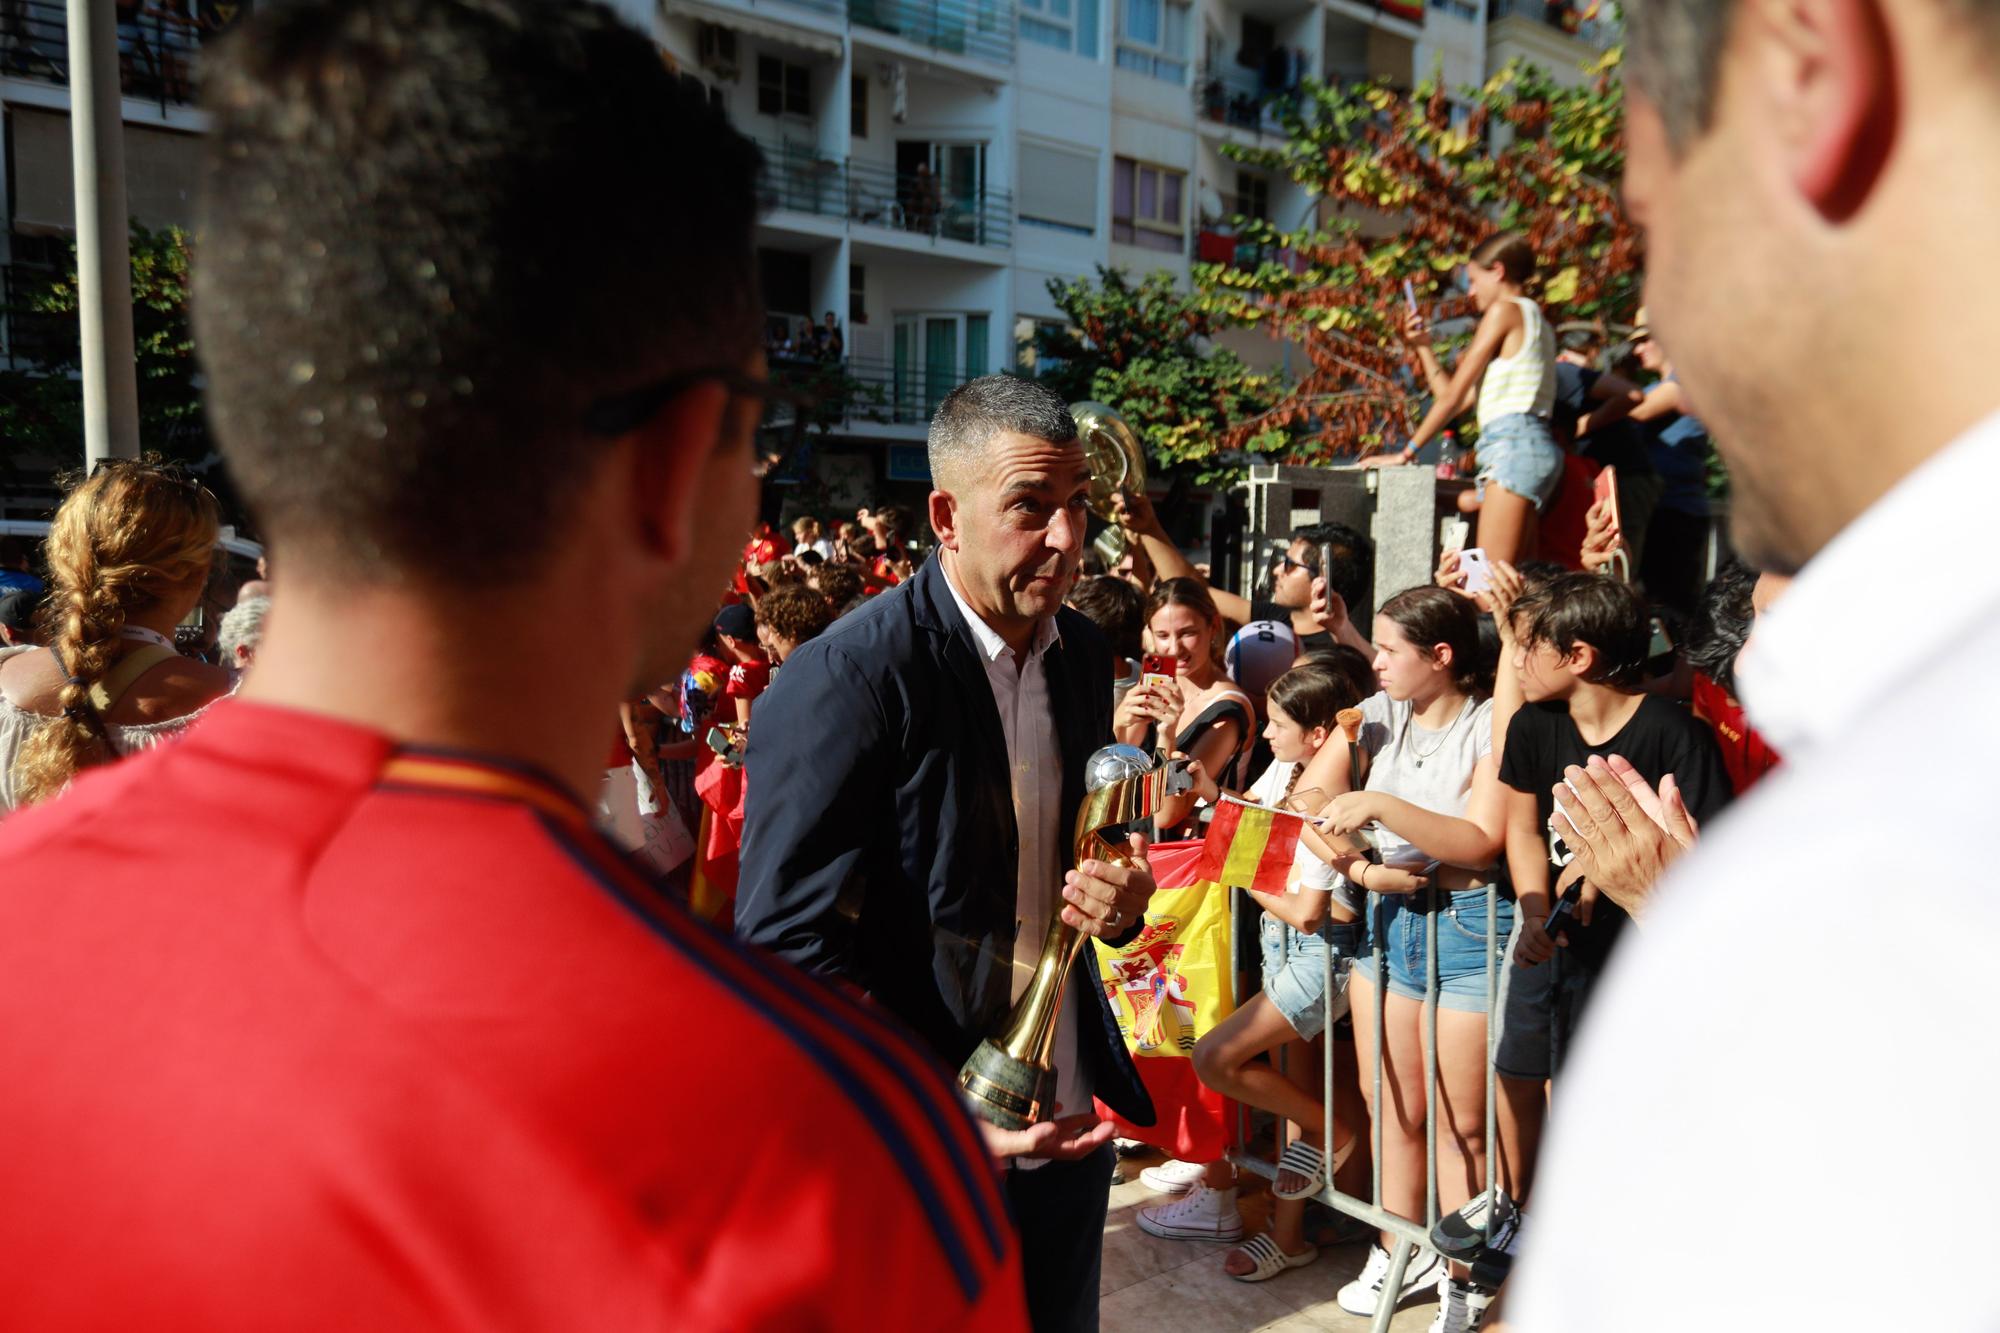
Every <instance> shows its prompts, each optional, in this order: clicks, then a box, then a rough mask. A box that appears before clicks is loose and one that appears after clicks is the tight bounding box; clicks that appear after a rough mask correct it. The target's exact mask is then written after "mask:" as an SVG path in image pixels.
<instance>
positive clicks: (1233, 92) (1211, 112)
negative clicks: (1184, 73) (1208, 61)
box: [1194, 63, 1298, 136]
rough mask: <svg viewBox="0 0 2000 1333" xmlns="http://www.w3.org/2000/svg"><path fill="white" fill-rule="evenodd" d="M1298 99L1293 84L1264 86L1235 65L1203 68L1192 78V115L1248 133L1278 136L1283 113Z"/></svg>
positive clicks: (1281, 131) (1261, 80) (1258, 77)
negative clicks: (1193, 112) (1193, 111)
mask: <svg viewBox="0 0 2000 1333" xmlns="http://www.w3.org/2000/svg"><path fill="white" fill-rule="evenodd" d="M1297 96H1298V85H1297V84H1296V82H1293V83H1287V84H1282V85H1273V84H1271V83H1267V82H1266V81H1265V78H1264V77H1263V76H1262V75H1260V74H1259V73H1258V72H1257V71H1256V70H1251V69H1245V68H1244V67H1243V66H1241V65H1238V64H1234V63H1231V64H1223V65H1203V66H1202V67H1201V69H1200V71H1199V72H1198V73H1197V74H1196V76H1195V81H1194V107H1195V113H1196V114H1197V115H1199V116H1200V117H1201V118H1202V119H1203V120H1204V121H1207V122H1210V123H1212V124H1217V125H1228V126H1232V127H1234V128H1236V129H1239V130H1248V131H1249V132H1250V133H1252V134H1259V135H1277V136H1282V135H1283V134H1284V132H1285V130H1284V122H1283V114H1284V110H1285V108H1286V107H1288V106H1289V105H1291V104H1292V103H1293V101H1294V100H1295V99H1296V98H1297Z"/></svg>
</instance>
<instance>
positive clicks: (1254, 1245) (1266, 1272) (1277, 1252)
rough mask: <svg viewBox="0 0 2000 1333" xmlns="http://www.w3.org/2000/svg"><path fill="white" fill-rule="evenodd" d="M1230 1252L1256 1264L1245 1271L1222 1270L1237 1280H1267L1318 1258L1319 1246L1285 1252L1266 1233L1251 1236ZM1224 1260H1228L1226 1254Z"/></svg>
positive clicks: (1302, 1266)
mask: <svg viewBox="0 0 2000 1333" xmlns="http://www.w3.org/2000/svg"><path fill="white" fill-rule="evenodd" d="M1230 1253H1232V1254H1242V1255H1244V1256H1245V1257H1246V1258H1248V1259H1249V1260H1250V1261H1251V1262H1252V1263H1254V1264H1256V1265H1257V1266H1256V1267H1255V1268H1253V1269H1251V1270H1250V1271H1249V1272H1247V1273H1229V1270H1228V1269H1227V1268H1224V1269H1223V1270H1222V1271H1223V1272H1225V1273H1229V1276H1231V1277H1233V1278H1235V1279H1236V1280H1237V1281H1238V1282H1269V1281H1270V1280H1271V1279H1272V1278H1274V1277H1276V1276H1277V1275H1278V1274H1280V1273H1283V1272H1287V1271H1289V1270H1291V1269H1294V1268H1304V1267H1305V1266H1306V1265H1307V1264H1309V1263H1311V1262H1312V1261H1313V1260H1315V1259H1317V1258H1319V1247H1318V1246H1313V1247H1311V1248H1309V1249H1307V1250H1306V1252H1305V1253H1304V1254H1286V1253H1285V1252H1284V1251H1283V1250H1281V1249H1279V1248H1278V1243H1277V1242H1276V1241H1274V1240H1272V1239H1271V1238H1270V1237H1269V1236H1268V1235H1259V1236H1252V1237H1251V1238H1250V1239H1249V1240H1246V1241H1244V1242H1243V1243H1242V1244H1241V1245H1238V1246H1237V1247H1236V1248H1235V1249H1234V1250H1232V1251H1231V1252H1230ZM1224 1262H1225V1263H1226V1262H1228V1260H1227V1258H1226V1256H1225V1259H1224Z"/></svg>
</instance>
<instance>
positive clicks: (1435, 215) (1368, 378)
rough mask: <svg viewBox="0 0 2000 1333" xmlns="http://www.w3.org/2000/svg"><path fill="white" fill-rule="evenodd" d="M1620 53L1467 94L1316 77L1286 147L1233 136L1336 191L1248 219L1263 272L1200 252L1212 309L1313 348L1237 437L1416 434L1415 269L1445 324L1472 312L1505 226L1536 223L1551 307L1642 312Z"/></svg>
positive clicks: (1199, 280)
mask: <svg viewBox="0 0 2000 1333" xmlns="http://www.w3.org/2000/svg"><path fill="white" fill-rule="evenodd" d="M1620 62H1621V52H1620V51H1619V50H1618V49H1613V50H1612V51H1610V52H1609V53H1607V54H1606V55H1605V56H1604V58H1603V59H1602V60H1600V61H1599V62H1598V63H1597V64H1596V65H1595V66H1593V67H1592V68H1591V69H1590V71H1589V75H1590V77H1589V79H1588V81H1587V83H1586V84H1585V85H1584V86H1582V87H1579V88H1565V87H1561V86H1559V85H1557V84H1556V83H1555V82H1554V81H1553V80H1551V79H1550V78H1548V76H1547V75H1545V74H1542V73H1541V72H1539V71H1536V70H1534V69H1532V68H1528V67H1521V66H1510V67H1509V68H1508V69H1506V70H1504V71H1502V72H1501V73H1500V74H1498V75H1496V76H1495V77H1494V78H1493V79H1492V80H1491V81H1490V82H1488V83H1487V84H1486V86H1485V87H1484V88H1480V89H1468V90H1465V91H1464V92H1463V93H1462V94H1461V97H1460V99H1459V100H1458V102H1457V103H1456V104H1454V102H1453V100H1452V99H1450V98H1448V97H1447V96H1446V94H1445V91H1444V89H1443V87H1442V86H1441V85H1439V84H1438V83H1435V82H1430V83H1425V84H1422V85H1420V86H1419V87H1418V88H1416V89H1415V90H1414V91H1413V92H1411V93H1409V94H1407V95H1406V94H1402V93H1399V92H1397V91H1396V90H1394V89H1392V88H1390V87H1388V86H1387V85H1385V84H1381V83H1361V84H1345V85H1340V86H1328V85H1322V84H1309V85H1308V86H1307V88H1306V89H1305V91H1304V94H1303V95H1302V96H1301V97H1300V98H1299V99H1298V101H1297V102H1296V103H1295V104H1294V105H1293V106H1292V107H1291V108H1290V109H1288V110H1287V111H1286V112H1285V127H1286V131H1287V135H1286V139H1285V141H1284V142H1283V143H1282V144H1281V145H1279V146H1277V147H1273V148H1242V147H1238V146H1235V145H1231V146H1229V147H1227V148H1226V149H1225V151H1226V152H1228V153H1229V154H1230V155H1231V156H1233V157H1236V158H1238V159H1240V160H1242V161H1245V162H1250V163H1253V164H1256V165H1260V166H1264V167H1267V168H1271V169H1274V170H1279V171H1283V172H1285V173H1286V174H1288V175H1289V176H1290V177H1291V178H1292V179H1293V180H1295V181H1297V182H1299V183H1300V184H1302V185H1305V186H1307V187H1308V188H1309V189H1311V190H1312V191H1314V192H1315V193H1316V194H1317V195H1318V196H1319V197H1320V198H1321V199H1322V200H1323V201H1324V202H1323V205H1322V207H1321V208H1320V209H1319V210H1318V214H1319V215H1318V217H1317V218H1316V219H1315V220H1314V222H1313V224H1312V225H1311V226H1310V228H1309V229H1308V230H1305V231H1300V232H1290V233H1287V232H1281V231H1279V230H1277V229H1275V228H1273V227H1272V226H1270V224H1268V223H1263V222H1254V221H1244V220H1241V219H1239V224H1240V227H1239V234H1240V236H1241V237H1242V239H1244V240H1246V241H1248V242H1250V243H1252V244H1253V245H1258V246H1261V247H1262V249H1263V250H1264V251H1265V252H1266V253H1267V254H1268V255H1269V256H1271V257H1270V258H1267V259H1266V260H1265V261H1264V262H1263V263H1261V264H1259V265H1258V266H1257V267H1255V268H1254V269H1244V268H1239V267H1235V266H1230V265H1217V264H1197V265H1196V266H1195V284H1196V287H1197V289H1198V290H1199V291H1200V293H1201V304H1202V308H1203V309H1204V310H1205V311H1206V312H1208V313H1210V314H1212V315H1213V316H1214V317H1215V318H1216V319H1218V320H1220V321H1222V322H1223V323H1225V324H1229V323H1243V324H1255V325H1261V326H1262V327H1264V328H1265V329H1266V330H1268V331H1269V333H1270V334H1271V336H1272V337H1275V338H1282V339H1288V340H1291V341H1292V342H1294V343H1296V344H1297V345H1298V348H1299V349H1300V351H1301V352H1302V354H1303V355H1302V357H1301V358H1300V360H1302V362H1303V365H1304V369H1303V371H1302V373H1301V374H1300V375H1299V377H1298V379H1297V381H1296V382H1295V383H1293V384H1291V385H1289V386H1287V391H1286V392H1285V393H1284V395H1283V396H1282V397H1281V398H1280V399H1279V400H1278V401H1277V402H1276V403H1275V404H1273V405H1272V406H1271V407H1270V408H1269V409H1268V410H1266V411H1264V412H1262V413H1260V414H1253V415H1249V416H1245V417H1240V418H1237V419H1235V420H1234V422H1233V423H1232V425H1231V427H1230V429H1229V431H1228V432H1226V433H1225V435H1224V436H1223V438H1222V445H1223V446H1224V447H1225V448H1227V447H1240V442H1242V441H1246V440H1264V439H1269V438H1270V437H1271V435H1272V433H1273V432H1274V431H1276V432H1281V433H1285V434H1287V435H1288V436H1289V438H1290V440H1291V444H1290V451H1291V452H1293V453H1294V454H1299V455H1304V456H1307V457H1311V458H1314V459H1320V460H1324V459H1329V458H1333V457H1337V456H1341V455H1349V454H1354V453H1358V452H1364V451H1367V450H1370V449H1374V448H1376V447H1378V446H1379V445H1381V444H1382V443H1384V442H1385V441H1388V440H1392V439H1399V438H1402V437H1403V436H1406V435H1407V434H1408V433H1409V432H1410V431H1411V430H1412V429H1414V427H1415V425H1416V421H1417V419H1418V418H1419V417H1420V416H1421V415H1422V408H1423V405H1424V403H1423V399H1422V394H1423V392H1424V387H1423V385H1422V384H1421V383H1420V382H1418V381H1416V380H1415V379H1414V378H1413V377H1412V376H1411V375H1410V374H1409V373H1408V370H1407V363H1406V359H1405V356H1404V352H1403V347H1402V343H1401V340H1400V337H1399V329H1400V327H1401V324H1402V321H1403V317H1404V314H1405V311H1406V305H1405V295H1404V291H1405V289H1404V283H1405V282H1408V283H1409V284H1410V285H1411V287H1412V288H1413V289H1414V291H1415V292H1416V294H1417V297H1418V300H1419V302H1420V304H1421V305H1422V306H1423V307H1424V309H1425V311H1426V313H1427V314H1428V315H1429V316H1430V318H1431V319H1432V321H1433V323H1436V322H1438V321H1442V320H1450V319H1453V318H1457V317H1461V316H1467V315H1470V314H1472V313H1473V308H1472V304H1471V301H1470V298H1468V297H1466V296H1464V295H1462V294H1461V293H1460V292H1459V291H1458V289H1457V288H1456V287H1455V286H1454V285H1453V283H1452V279H1453V276H1454V273H1455V271H1456V270H1457V269H1458V268H1459V267H1460V266H1461V265H1463V264H1464V263H1465V261H1466V259H1467V258H1468V256H1469V255H1470V254H1471V252H1472V250H1473V248H1474V247H1475V246H1477V245H1478V243H1479V242H1480V241H1481V240H1482V239H1484V238H1485V237H1486V236H1487V235H1489V234H1491V233H1493V232H1495V231H1498V230H1509V231H1521V232H1524V233H1525V234H1526V235H1527V237H1528V239H1529V241H1530V242H1531V243H1532V244H1533V245H1534V247H1535V249H1536V252H1537V253H1538V254H1539V255H1540V256H1541V259H1542V272H1543V274H1544V275H1545V277H1546V279H1547V284H1546V287H1545V288H1544V290H1543V292H1542V301H1543V303H1544V305H1545V307H1546V309H1547V311H1548V313H1549V315H1550V317H1551V318H1552V319H1553V320H1555V321H1557V322H1558V323H1560V322H1563V321H1594V322H1598V323H1602V324H1605V325H1607V326H1613V327H1615V326H1617V325H1619V324H1621V323H1626V322H1629V321H1630V320H1631V318H1632V316H1633V314H1634V313H1635V311H1636V308H1637V306H1638V301H1639V287H1640V281H1641V263H1642V260H1643V255H1642V253H1641V249H1640V242H1639V237H1638V233H1637V232H1636V231H1635V229H1634V228H1633V227H1632V226H1631V224H1630V222H1629V221H1628V220H1627V218H1626V217H1625V214H1624V212H1623V210H1622V209H1621V208H1620V206H1619V200H1618V194H1617V182H1618V180H1619V178H1620V176H1621V175H1622V174H1623V169H1624V94H1623V86H1622V84H1621V83H1620V82H1619V79H1618V72H1619V66H1620ZM1469 332H1470V330H1469V329H1468V330H1467V336H1469Z"/></svg>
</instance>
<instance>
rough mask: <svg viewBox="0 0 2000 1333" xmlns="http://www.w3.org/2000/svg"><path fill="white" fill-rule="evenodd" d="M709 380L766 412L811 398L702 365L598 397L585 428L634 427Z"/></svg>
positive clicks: (603, 431) (601, 431)
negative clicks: (782, 405)
mask: <svg viewBox="0 0 2000 1333" xmlns="http://www.w3.org/2000/svg"><path fill="white" fill-rule="evenodd" d="M711 381H712V382H714V383H717V384H720V385H721V386H722V387H723V388H725V389H727V390H729V393H730V396H731V397H733V398H752V399H755V400H756V401H757V402H758V403H760V404H761V405H762V406H763V408H764V409H765V410H767V411H768V410H769V409H770V408H771V407H772V406H773V405H775V404H780V403H783V404H789V405H791V406H793V407H795V408H800V407H804V406H806V405H807V404H809V403H810V402H811V401H812V396H811V395H810V394H805V393H801V392H799V391H798V390H796V389H792V388H789V387H787V386H785V385H781V384H773V383H772V382H771V381H769V380H766V379H758V378H757V377H755V376H753V375H746V374H744V373H743V372H742V371H740V370H734V369H731V368H730V367H728V366H704V367H701V368H699V369H695V370H683V371H679V372H677V373H675V374H672V375H669V376H667V377H666V378H665V379H662V380H656V381H654V382H653V383H651V384H648V385H646V386H645V387H643V388H639V389H634V390H632V391H631V392H629V393H621V394H616V395H613V396H612V397H609V398H600V399H598V400H597V401H596V402H595V403H592V404H591V405H590V408H589V410H587V411H586V412H585V413H584V414H583V425H584V429H586V430H588V431H590V432H591V433H592V434H595V435H614V436H615V435H623V434H625V433H626V432H628V431H634V430H637V429H638V428H639V427H641V426H643V425H645V424H646V423H647V422H648V421H651V420H652V419H653V418H654V417H655V416H657V415H658V414H659V412H660V409H661V408H663V407H665V406H666V405H667V404H668V403H670V402H672V401H673V400H674V399H676V398H678V397H680V395H682V394H684V393H686V392H687V391H688V390H689V389H692V388H693V387H694V386H695V385H697V384H706V383H709V382H711Z"/></svg>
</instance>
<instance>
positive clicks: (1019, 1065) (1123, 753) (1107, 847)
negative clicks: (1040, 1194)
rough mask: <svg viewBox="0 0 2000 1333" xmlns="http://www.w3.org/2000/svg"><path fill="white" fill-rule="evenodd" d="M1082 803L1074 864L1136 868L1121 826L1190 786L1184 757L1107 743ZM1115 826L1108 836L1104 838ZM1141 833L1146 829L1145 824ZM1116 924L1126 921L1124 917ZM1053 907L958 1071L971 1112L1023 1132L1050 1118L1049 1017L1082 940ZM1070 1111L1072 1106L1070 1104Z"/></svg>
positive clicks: (1092, 766) (1052, 1024) (1052, 1035)
mask: <svg viewBox="0 0 2000 1333" xmlns="http://www.w3.org/2000/svg"><path fill="white" fill-rule="evenodd" d="M1083 781H1084V793H1085V795H1084V798H1083V808H1082V809H1080V810H1078V811H1077V812H1076V863H1077V864H1078V865H1081V864H1083V863H1084V862H1085V861H1088V860H1098V861H1105V862H1109V863H1111V864H1114V865H1121V866H1131V865H1136V864H1137V863H1138V862H1137V859H1136V858H1135V857H1134V856H1133V855H1132V850H1131V848H1130V847H1129V846H1127V845H1126V842H1125V838H1126V834H1127V832H1128V831H1137V830H1128V829H1127V828H1126V826H1127V825H1130V824H1134V823H1137V822H1139V821H1142V820H1150V819H1151V818H1152V817H1153V813H1154V812H1155V811H1156V810H1158V809H1159V808H1160V806H1161V805H1163V804H1164V803H1165V802H1166V800H1167V798H1168V797H1170V796H1175V795H1179V794H1181V793H1184V792H1186V791H1188V790H1190V788H1191V787H1192V785H1193V784H1192V781H1191V779H1190V778H1189V776H1188V770H1187V761H1186V760H1185V759H1173V760H1169V759H1167V758H1166V757H1165V756H1163V755H1161V754H1159V753H1158V752H1155V753H1153V754H1148V753H1146V751H1144V750H1141V749H1140V748H1139V747H1138V746H1136V745H1107V746H1105V747H1104V748H1103V749H1101V750H1099V751H1098V752H1097V753H1096V754H1094V755H1092V756H1091V757H1090V763H1089V765H1088V766H1087V767H1086V768H1085V769H1084V779H1083ZM1106 830H1115V831H1116V832H1115V841H1114V840H1113V838H1109V837H1106V836H1105V831H1106ZM1145 832H1146V833H1147V835H1148V836H1150V835H1151V833H1152V830H1151V829H1150V828H1148V829H1146V830H1145ZM1123 924H1126V925H1131V924H1133V923H1131V922H1125V923H1123ZM1087 938H1088V936H1086V935H1085V934H1084V933H1083V932H1082V931H1080V930H1078V929H1077V928H1076V927H1074V926H1071V925H1067V924H1065V923H1064V921H1063V919H1062V912H1061V911H1060V908H1058V910H1057V911H1056V912H1055V913H1054V914H1052V915H1051V916H1050V917H1049V930H1048V934H1047V935H1046V936H1044V937H1043V939H1042V955H1041V958H1040V959H1038V960H1037V961H1036V963H1035V977H1034V980H1033V981H1031V982H1030V983H1029V984H1028V989H1027V990H1026V991H1024V992H1022V994H1021V998H1020V1000H1019V1001H1017V1002H1016V1003H1015V1005H1014V1012H1013V1013H1012V1015H1010V1016H1009V1017H1008V1020H1007V1030H1006V1031H1005V1032H1004V1033H1002V1034H1001V1035H1000V1036H999V1037H988V1038H987V1039H986V1040H984V1041H982V1042H980V1043H979V1049H978V1050H976V1051H974V1052H973V1053H972V1058H971V1059H969V1060H967V1061H966V1062H965V1064H964V1065H963V1066H962V1067H961V1068H960V1069H959V1071H958V1086H959V1087H961V1088H963V1089H964V1090H965V1095H966V1099H967V1100H968V1101H969V1102H970V1103H971V1104H972V1109H973V1111H974V1113H976V1114H977V1115H979V1116H980V1117H981V1118H982V1119H985V1120H988V1121H990V1122H992V1123H993V1124H995V1125H998V1126H999V1127H1000V1128H1002V1129H1026V1128H1027V1127H1028V1126H1030V1125H1032V1124H1034V1123H1036V1122H1037V1121H1040V1120H1046V1119H1048V1118H1049V1112H1050V1110H1051V1109H1052V1106H1053V1103H1054V1100H1055V1092H1056V1070H1055V1064H1054V1050H1055V1043H1056V1019H1057V1017H1058V1016H1059V1015H1060V1014H1061V1013H1062V1002H1063V986H1064V985H1065V983H1067V982H1068V980H1069V969H1070V965H1071V964H1072V963H1074V962H1075V961H1076V956H1077V954H1078V953H1079V952H1080V951H1081V949H1082V946H1083V942H1084V940H1085V939H1087ZM1072 1109H1075V1108H1072Z"/></svg>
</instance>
